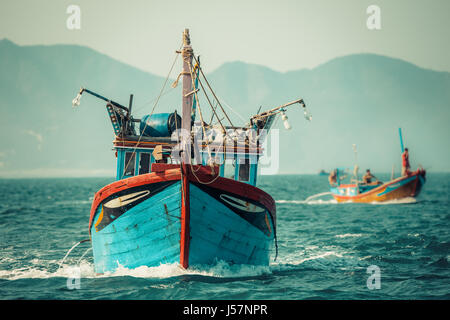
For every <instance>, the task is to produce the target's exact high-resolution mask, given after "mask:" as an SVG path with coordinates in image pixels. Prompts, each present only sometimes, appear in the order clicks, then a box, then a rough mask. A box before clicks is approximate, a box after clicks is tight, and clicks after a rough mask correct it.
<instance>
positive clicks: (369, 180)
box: [362, 169, 378, 184]
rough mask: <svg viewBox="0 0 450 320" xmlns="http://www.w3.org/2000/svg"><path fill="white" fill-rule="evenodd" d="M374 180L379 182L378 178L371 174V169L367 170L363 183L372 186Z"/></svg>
mask: <svg viewBox="0 0 450 320" xmlns="http://www.w3.org/2000/svg"><path fill="white" fill-rule="evenodd" d="M372 179H376V181H377V182H378V178H377V177H375V176H374V175H373V174H372V173H371V172H370V169H367V170H366V174H365V175H364V177H363V178H362V180H363V183H365V184H370V183H372Z"/></svg>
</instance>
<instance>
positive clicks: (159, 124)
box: [139, 112, 181, 137]
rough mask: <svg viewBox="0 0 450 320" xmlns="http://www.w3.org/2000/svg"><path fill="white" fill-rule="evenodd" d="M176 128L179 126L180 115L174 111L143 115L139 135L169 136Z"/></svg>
mask: <svg viewBox="0 0 450 320" xmlns="http://www.w3.org/2000/svg"><path fill="white" fill-rule="evenodd" d="M177 128H178V129H180V128H181V117H180V116H179V115H178V114H176V113H175V112H173V113H155V114H152V115H151V116H150V115H145V116H143V117H142V119H141V124H140V126H139V129H140V132H141V135H143V136H146V137H170V136H171V135H172V132H174V131H175V130H176V129H177Z"/></svg>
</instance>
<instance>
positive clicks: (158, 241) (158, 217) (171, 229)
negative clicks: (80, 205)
mask: <svg viewBox="0 0 450 320" xmlns="http://www.w3.org/2000/svg"><path fill="white" fill-rule="evenodd" d="M164 204H165V205H166V206H167V212H166V209H165V206H164ZM180 208H181V195H180V183H179V182H177V183H175V184H173V185H171V186H169V187H167V188H166V189H165V190H163V191H161V192H160V193H157V194H155V195H154V196H153V197H151V198H149V199H147V200H145V201H143V202H141V203H140V204H138V205H136V206H135V207H133V208H131V209H130V210H128V211H127V212H126V213H124V214H123V215H122V216H120V217H119V218H118V219H117V220H115V221H113V222H112V223H111V224H109V225H108V226H106V227H105V228H104V229H102V230H100V231H99V232H96V230H95V224H96V223H97V220H98V218H99V213H100V211H101V206H99V208H97V211H96V213H95V216H94V220H93V221H94V223H93V226H92V227H91V235H92V247H93V254H94V264H95V272H97V273H105V272H112V271H114V270H115V269H116V268H117V267H118V266H119V264H120V265H121V266H124V267H126V268H130V269H132V268H136V267H139V266H149V267H153V266H158V265H160V264H161V263H174V262H179V258H180V257H179V255H180V231H181V223H180V216H181V209H180Z"/></svg>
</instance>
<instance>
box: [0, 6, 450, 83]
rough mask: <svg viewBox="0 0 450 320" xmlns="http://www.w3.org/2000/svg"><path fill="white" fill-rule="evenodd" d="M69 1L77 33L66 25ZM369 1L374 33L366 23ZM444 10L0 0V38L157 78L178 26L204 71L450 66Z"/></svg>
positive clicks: (449, 25) (449, 24)
mask: <svg viewBox="0 0 450 320" xmlns="http://www.w3.org/2000/svg"><path fill="white" fill-rule="evenodd" d="M70 5H77V6H78V7H79V8H80V19H79V21H80V25H79V26H80V28H79V29H69V28H68V27H67V20H68V19H70V17H71V16H72V12H69V13H67V8H68V7H69V6H70ZM371 5H376V6H378V8H379V9H380V14H379V22H380V27H381V29H378V30H370V29H369V28H368V27H367V20H368V19H370V17H371V16H372V15H373V12H370V13H367V8H368V7H369V6H371ZM449 12H450V1H448V0H428V1H423V0H395V1H392V0H377V1H375V0H370V1H368V0H340V1H336V0H315V1H303V0H277V1H274V0H272V1H266V0H259V1H253V0H249V1H246V0H240V1H236V0H226V1H224V0H220V1H217V0H199V1H196V0H190V1H179V0H171V1H153V0H147V1H144V0H130V1H117V0H107V1H105V0H82V1H81V0H78V1H77V0H70V1H66V0H51V1H50V0H34V1H30V0H28V1H24V0H15V1H12V0H1V2H0V39H2V38H8V39H10V40H11V41H13V42H15V43H17V44H19V45H36V44H44V45H51V44H78V45H83V46H88V47H90V48H92V49H94V50H97V51H99V52H101V53H104V54H107V55H109V56H111V57H113V58H115V59H117V60H119V61H122V62H125V63H127V64H130V65H132V66H135V67H138V68H140V69H142V70H144V71H147V72H151V73H153V74H157V75H161V76H166V75H167V73H168V71H169V68H170V65H171V62H172V59H173V56H174V55H173V53H174V51H175V50H176V49H178V48H179V46H180V44H181V34H182V32H183V30H184V28H189V29H190V34H191V40H192V45H193V47H194V50H195V53H196V54H197V55H201V58H202V64H203V67H204V69H205V71H206V72H210V71H213V70H214V69H216V68H217V67H219V66H220V65H222V64H223V63H225V62H229V61H236V60H240V61H244V62H247V63H254V64H260V65H264V66H267V67H269V68H272V69H274V70H276V71H281V72H285V71H289V70H298V69H303V68H314V67H316V66H318V65H320V64H322V63H325V62H327V61H329V60H331V59H333V58H335V57H339V56H344V55H348V54H353V53H376V54H382V55H386V56H390V57H394V58H400V59H403V60H406V61H409V62H412V63H414V64H416V65H418V66H420V67H423V68H428V69H433V70H437V71H450V59H449V58H448V57H450V41H448V38H449V31H450V19H448V13H449ZM70 21H73V20H70Z"/></svg>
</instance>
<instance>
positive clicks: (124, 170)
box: [120, 44, 183, 179]
mask: <svg viewBox="0 0 450 320" xmlns="http://www.w3.org/2000/svg"><path fill="white" fill-rule="evenodd" d="M182 46H183V44H181V46H180V50H181V48H182ZM180 50H177V51H176V52H175V53H176V55H175V59H174V60H173V63H172V66H171V67H170V70H169V73H168V74H167V77H166V80H165V81H164V84H163V86H162V88H161V91H160V92H159V95H158V98H157V99H156V102H155V104H154V106H153V108H152V112H151V113H150V115H149V116H148V118H147V119H149V118H151V116H152V115H153V112H154V111H155V108H156V106H157V104H158V102H159V99H160V98H161V96H162V93H163V91H164V88H165V87H166V85H167V81H168V80H169V77H170V74H171V73H172V70H173V67H174V66H175V63H176V61H177V59H178V56H179V55H180ZM175 122H176V119H175ZM147 125H148V120H147V121H146V122H145V126H144V129H143V130H141V134H140V135H139V139H138V141H137V142H136V145H135V147H134V149H133V153H132V156H131V157H130V159H129V160H128V162H127V164H126V165H125V167H124V169H123V172H122V176H121V177H120V179H122V178H123V177H124V175H125V172H126V170H127V168H128V165H129V164H130V161H131V160H132V159H133V158H135V156H134V157H133V155H135V154H136V149H137V147H138V145H139V142H141V138H142V135H143V133H144V131H145V129H146V128H147Z"/></svg>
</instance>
